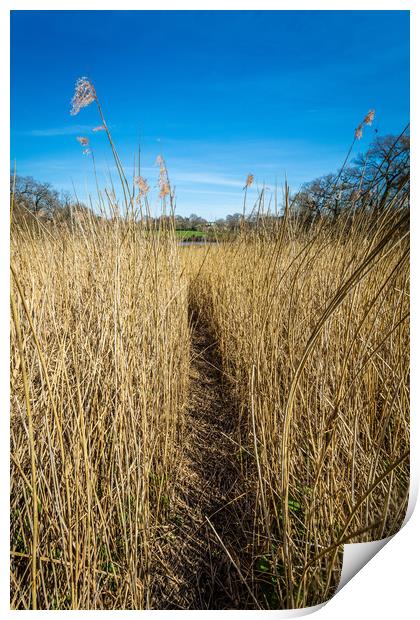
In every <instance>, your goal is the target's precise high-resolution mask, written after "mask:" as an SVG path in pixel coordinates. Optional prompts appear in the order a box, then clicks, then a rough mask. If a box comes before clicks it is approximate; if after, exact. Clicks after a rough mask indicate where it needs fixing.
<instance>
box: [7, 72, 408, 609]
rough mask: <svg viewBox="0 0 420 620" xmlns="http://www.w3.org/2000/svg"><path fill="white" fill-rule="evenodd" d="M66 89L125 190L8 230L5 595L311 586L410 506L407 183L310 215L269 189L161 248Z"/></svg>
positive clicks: (183, 596)
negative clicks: (195, 236) (242, 216)
mask: <svg viewBox="0 0 420 620" xmlns="http://www.w3.org/2000/svg"><path fill="white" fill-rule="evenodd" d="M75 97H76V98H75V100H74V102H73V103H74V105H75V107H74V109H75V110H76V112H75V113H77V112H78V111H79V110H80V109H81V108H83V107H85V106H86V105H89V104H90V103H93V102H96V103H97V105H98V111H99V114H100V118H101V122H102V125H101V128H103V129H104V131H105V133H106V135H107V137H108V140H109V142H110V146H111V149H112V152H113V155H114V159H115V164H116V169H117V171H118V174H119V177H120V181H121V189H122V195H123V196H124V203H123V204H122V205H118V204H117V201H116V198H115V193H114V192H113V191H108V192H105V194H103V193H101V192H99V191H98V203H99V207H100V209H101V210H102V211H103V212H105V211H107V212H108V215H107V216H106V217H102V218H95V217H93V216H89V215H88V214H85V215H82V214H79V216H78V217H77V219H76V218H74V219H73V220H72V222H71V226H68V225H63V224H61V225H60V224H54V223H50V224H43V223H42V222H41V221H39V220H37V221H36V222H35V225H34V226H30V225H28V220H24V221H23V222H21V223H20V224H18V223H16V224H13V225H12V242H11V267H12V279H11V305H12V325H11V384H12V403H11V607H12V608H19V609H28V608H31V607H32V608H34V609H35V608H43V609H77V608H79V609H126V608H129V609H145V608H159V607H161V608H162V607H171V606H172V607H176V606H178V607H182V606H184V607H191V606H201V607H203V608H207V607H211V606H212V605H215V606H218V607H225V608H228V607H239V608H240V607H242V606H243V607H248V608H259V607H260V608H290V607H304V606H308V605H314V604H316V603H319V602H321V601H324V600H326V599H327V598H328V597H330V596H331V595H332V593H333V591H334V588H335V587H336V585H337V583H338V580H339V577H340V561H341V550H342V544H343V543H344V542H349V541H367V540H373V539H378V538H381V537H385V536H388V535H390V534H392V533H394V532H396V531H397V530H398V528H399V527H400V525H401V523H402V520H403V518H404V514H405V509H406V505H407V496H408V490H409V464H408V449H409V384H408V372H409V358H408V355H409V335H408V327H409V325H408V312H409V264H408V209H407V206H406V201H405V197H404V196H402V197H400V196H399V195H398V193H397V195H396V196H394V197H393V198H392V200H388V201H387V203H386V204H382V210H381V212H380V213H376V214H372V213H369V212H363V211H361V212H354V213H349V212H347V213H345V214H343V215H342V216H341V217H339V218H338V219H337V220H336V221H334V223H333V222H332V221H331V218H328V217H327V218H321V219H320V220H319V221H318V222H317V223H316V224H314V225H313V226H312V227H311V228H309V229H308V228H305V227H303V225H302V224H301V223H300V219H299V217H297V216H296V214H294V213H293V209H292V208H291V206H290V205H289V203H288V193H287V188H286V209H285V217H284V218H283V219H281V220H277V223H275V224H273V220H270V219H267V220H266V219H265V216H264V214H263V213H259V214H258V221H259V225H258V226H257V227H253V228H250V227H248V225H247V224H246V223H245V221H243V222H242V224H241V230H240V234H239V236H238V238H237V239H236V240H235V241H233V242H229V243H224V244H214V245H210V246H206V247H202V248H197V247H194V248H191V247H190V248H185V247H181V246H180V245H178V242H177V240H176V237H175V234H174V228H173V226H172V224H171V218H170V217H169V218H168V219H167V220H165V221H166V222H167V223H166V224H165V225H163V224H162V228H161V229H159V230H154V231H152V230H151V229H150V227H149V224H148V223H147V222H146V224H145V220H144V219H142V217H141V216H142V214H143V215H144V214H147V213H149V212H150V211H149V205H148V199H147V192H148V185H147V182H146V181H145V180H143V179H142V178H141V177H140V176H139V177H137V181H135V183H134V185H137V187H138V189H139V190H140V192H139V200H138V202H135V200H134V192H133V194H131V189H130V187H129V184H128V182H127V180H126V177H125V174H124V170H123V168H122V165H121V162H120V160H119V157H118V155H117V152H116V149H115V145H114V143H113V141H112V137H111V135H110V133H109V130H108V127H107V125H106V123H105V120H104V117H103V114H102V109H101V107H100V105H99V101H98V99H97V95H96V92H95V90H94V89H93V87H92V86H91V85H90V83H89V82H87V81H83V80H82V81H79V82H78V90H77V89H76V95H75ZM159 165H160V185H159V187H160V198H161V201H162V203H161V204H162V212H163V213H164V214H165V215H166V201H168V204H169V212H170V215H171V216H173V215H174V202H173V200H174V197H173V193H172V190H171V187H170V184H169V178H168V173H167V170H166V166H165V164H164V161H163V160H162V159H161V160H160V161H159ZM251 177H252V175H249V177H248V180H247V184H246V186H245V188H244V190H245V197H246V189H247V187H248V185H250V184H251V183H252V179H251ZM146 187H147V189H146ZM104 196H106V198H104ZM245 197H244V211H245V200H246V198H245ZM260 203H261V201H260ZM105 205H106V207H105ZM12 211H13V209H12ZM120 211H123V212H124V213H125V215H124V217H121V216H120ZM137 211H138V212H137ZM139 216H140V217H139ZM191 318H193V320H192V321H191ZM168 549H171V551H170V553H168Z"/></svg>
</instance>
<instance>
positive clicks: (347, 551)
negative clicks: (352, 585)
mask: <svg viewBox="0 0 420 620" xmlns="http://www.w3.org/2000/svg"><path fill="white" fill-rule="evenodd" d="M391 538H393V536H388V538H382V539H381V540H373V541H371V542H362V543H350V544H347V545H344V550H343V565H342V568H341V578H340V583H339V584H338V588H337V590H336V592H335V595H336V594H337V593H338V592H339V591H340V590H341V588H344V586H345V585H346V584H347V583H348V582H349V581H350V580H351V579H352V578H353V577H354V576H355V575H356V574H357V573H358V572H359V571H360V570H361V569H362V568H363V567H364V566H365V565H366V564H367V563H368V562H369V561H370V560H371V559H372V558H373V557H374V556H375V555H376V554H377V553H378V552H379V551H380V550H381V549H382V548H383V547H385V545H386V544H387V543H388V542H389V541H390V540H391ZM335 595H334V596H335Z"/></svg>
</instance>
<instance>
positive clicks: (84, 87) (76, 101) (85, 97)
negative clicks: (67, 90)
mask: <svg viewBox="0 0 420 620" xmlns="http://www.w3.org/2000/svg"><path fill="white" fill-rule="evenodd" d="M96 99H97V97H96V91H95V89H94V87H93V84H91V82H90V81H89V80H88V78H87V77H81V78H79V79H78V80H77V82H76V87H75V90H74V95H73V99H72V100H71V104H72V109H71V111H70V114H71V115H72V116H76V114H78V113H79V112H80V110H81V109H82V108H86V107H87V106H88V105H90V104H91V103H92V102H93V101H96Z"/></svg>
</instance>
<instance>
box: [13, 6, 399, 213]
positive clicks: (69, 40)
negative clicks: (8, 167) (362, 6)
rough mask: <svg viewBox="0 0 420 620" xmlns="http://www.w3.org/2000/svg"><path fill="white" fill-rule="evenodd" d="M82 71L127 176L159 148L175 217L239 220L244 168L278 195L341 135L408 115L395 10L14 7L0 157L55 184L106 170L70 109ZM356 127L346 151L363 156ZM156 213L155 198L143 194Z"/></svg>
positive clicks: (319, 163)
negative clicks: (85, 148)
mask: <svg viewBox="0 0 420 620" xmlns="http://www.w3.org/2000/svg"><path fill="white" fill-rule="evenodd" d="M80 76H88V77H89V78H90V79H91V80H92V82H93V83H94V85H95V87H96V90H97V93H98V96H99V98H100V101H101V103H102V107H103V110H104V114H105V118H106V120H107V123H108V125H109V126H110V127H111V131H112V134H113V137H114V140H115V142H116V145H117V149H118V151H119V153H120V156H121V159H122V160H123V163H124V165H125V168H126V170H127V172H128V173H129V174H131V173H132V168H133V158H134V155H135V154H136V153H137V149H138V142H139V137H140V140H141V147H142V174H143V175H144V176H145V177H146V178H147V179H148V180H149V183H150V185H151V186H152V187H153V186H155V185H156V182H157V175H158V169H157V167H156V166H155V160H156V156H157V155H158V154H162V155H163V156H164V157H165V160H166V162H167V165H168V168H169V173H170V178H171V181H172V183H173V184H174V185H175V186H176V193H177V211H178V213H180V214H182V215H188V214H189V213H191V212H194V213H198V214H199V215H202V216H204V217H207V218H210V219H215V218H217V217H223V216H225V215H226V214H227V213H233V212H236V211H241V209H242V187H243V185H244V180H245V178H246V176H247V174H248V173H253V174H254V175H255V180H256V183H255V186H254V187H253V188H252V192H251V199H252V196H255V195H256V192H257V187H258V186H261V185H262V184H263V183H266V184H267V185H268V186H269V187H270V188H274V185H275V183H276V181H277V182H279V183H282V182H283V180H284V177H285V175H287V178H288V181H289V183H290V185H291V187H292V189H293V190H296V189H298V188H299V186H300V184H301V183H303V182H305V181H309V180H311V179H313V178H315V177H317V176H320V175H322V174H326V173H328V172H331V171H334V170H336V169H337V168H339V167H340V165H341V163H342V161H343V159H344V157H345V154H346V152H347V149H348V147H349V144H350V143H351V141H352V139H353V134H354V128H355V127H356V126H357V124H358V123H359V122H360V121H361V120H362V119H363V117H364V116H365V114H366V113H367V112H368V110H370V109H372V108H374V109H375V110H376V119H375V123H374V127H376V129H377V130H378V132H379V134H387V133H399V132H400V131H401V130H402V129H403V127H404V126H405V124H406V123H407V122H408V121H409V12H408V11H13V12H12V16H11V160H12V162H13V161H14V160H16V162H17V172H18V174H21V175H32V176H34V177H35V178H37V179H39V180H40V181H49V182H51V183H52V184H53V185H54V186H55V187H56V188H57V189H59V190H61V189H63V190H72V187H73V185H74V186H75V187H76V190H77V193H78V195H79V197H82V198H83V199H86V197H87V194H88V193H90V192H92V193H94V183H93V174H92V162H91V160H90V158H89V157H86V156H83V155H82V149H81V147H80V145H79V144H78V143H77V140H76V136H80V135H87V136H89V138H90V139H91V144H92V147H93V149H94V153H95V159H96V162H97V168H98V172H99V180H100V184H101V185H102V186H104V185H106V184H107V183H108V171H110V172H111V174H112V175H114V174H115V170H114V168H113V164H112V157H111V153H110V151H109V147H108V145H107V143H106V136H105V135H104V134H103V133H102V132H100V133H92V131H91V129H92V127H94V126H96V125H98V124H100V121H99V118H98V113H97V110H96V108H95V106H94V105H91V106H89V107H87V108H84V109H82V110H81V111H80V113H79V114H78V115H77V116H70V114H69V110H70V100H71V97H72V95H73V90H74V83H75V81H76V80H77V78H78V77H80ZM372 136H373V129H372V128H369V127H368V128H366V131H365V135H364V136H363V139H362V140H361V141H360V142H358V143H357V150H359V151H361V150H365V149H366V148H367V146H368V144H369V138H370V137H372ZM154 201H155V203H156V205H157V204H158V200H157V197H156V198H154Z"/></svg>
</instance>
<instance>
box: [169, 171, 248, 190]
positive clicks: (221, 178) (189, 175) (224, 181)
mask: <svg viewBox="0 0 420 620" xmlns="http://www.w3.org/2000/svg"><path fill="white" fill-rule="evenodd" d="M171 176H172V177H173V178H174V179H176V180H177V182H178V183H194V184H199V185H216V186H219V187H220V186H222V187H243V184H244V182H243V181H240V180H239V179H237V178H234V177H231V176H226V175H222V174H217V173H208V172H181V171H179V172H178V171H174V172H173V173H172V175H171Z"/></svg>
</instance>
